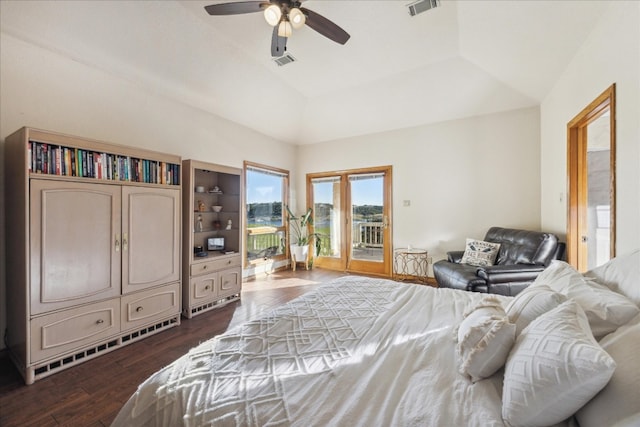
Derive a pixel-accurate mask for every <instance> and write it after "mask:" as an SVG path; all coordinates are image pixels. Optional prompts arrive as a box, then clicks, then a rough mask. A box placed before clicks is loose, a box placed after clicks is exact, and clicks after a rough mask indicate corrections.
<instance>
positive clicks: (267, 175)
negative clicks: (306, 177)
mask: <svg viewBox="0 0 640 427" xmlns="http://www.w3.org/2000/svg"><path fill="white" fill-rule="evenodd" d="M244 174H245V181H244V182H245V197H246V200H245V202H246V209H247V215H246V218H247V221H246V227H247V230H246V239H247V240H246V244H245V248H246V260H247V264H257V263H261V262H264V261H266V260H270V259H285V256H286V255H285V245H284V242H285V237H286V234H285V233H286V221H285V216H284V212H285V211H286V209H285V205H286V204H287V203H288V200H287V195H288V194H289V171H286V170H282V169H277V168H273V167H270V166H264V165H259V164H255V163H251V162H244Z"/></svg>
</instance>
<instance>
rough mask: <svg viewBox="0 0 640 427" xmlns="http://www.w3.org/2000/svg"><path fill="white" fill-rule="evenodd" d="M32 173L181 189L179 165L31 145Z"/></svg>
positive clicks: (68, 148)
mask: <svg viewBox="0 0 640 427" xmlns="http://www.w3.org/2000/svg"><path fill="white" fill-rule="evenodd" d="M28 149H29V154H28V155H29V160H28V163H29V165H28V166H29V172H33V173H42V174H49V175H60V176H77V177H84V178H96V179H105V180H112V181H130V182H146V183H151V184H165V185H166V184H169V185H180V165H178V164H175V163H166V162H160V161H155V160H147V159H138V158H135V157H129V156H119V155H116V154H109V153H99V152H95V151H90V150H83V149H81V148H70V147H63V146H59V145H52V144H47V143H42V142H36V141H29V147H28Z"/></svg>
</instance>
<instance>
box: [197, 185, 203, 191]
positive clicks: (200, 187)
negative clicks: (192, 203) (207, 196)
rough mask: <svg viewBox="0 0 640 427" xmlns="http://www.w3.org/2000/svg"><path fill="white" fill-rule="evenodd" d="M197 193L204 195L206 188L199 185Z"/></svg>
mask: <svg viewBox="0 0 640 427" xmlns="http://www.w3.org/2000/svg"><path fill="white" fill-rule="evenodd" d="M196 193H204V187H203V186H202V185H198V186H197V187H196Z"/></svg>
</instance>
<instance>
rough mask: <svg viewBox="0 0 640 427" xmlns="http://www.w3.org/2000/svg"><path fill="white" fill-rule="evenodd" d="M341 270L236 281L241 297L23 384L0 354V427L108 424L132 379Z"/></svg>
mask: <svg viewBox="0 0 640 427" xmlns="http://www.w3.org/2000/svg"><path fill="white" fill-rule="evenodd" d="M343 275H345V274H344V273H340V272H333V271H328V270H322V269H318V268H316V269H313V270H309V271H305V270H298V271H296V272H292V271H290V270H287V271H282V272H276V273H273V274H271V275H269V276H266V277H260V278H258V279H252V280H249V281H247V282H245V283H244V284H243V291H242V298H241V300H240V301H236V302H233V303H231V304H228V305H227V306H225V307H221V308H219V309H217V310H212V311H209V312H207V313H203V314H201V315H199V316H196V317H194V318H193V319H184V318H183V319H182V323H181V324H180V326H177V327H175V328H171V329H169V330H166V331H164V332H161V333H158V334H156V335H153V336H151V337H149V338H146V339H144V340H141V341H139V342H136V343H134V344H131V345H128V346H125V347H123V348H121V349H118V350H116V351H113V352H111V353H107V354H105V355H102V356H100V357H97V358H96V359H93V360H91V361H88V362H86V363H83V364H81V365H78V366H75V367H72V368H70V369H67V370H65V371H62V372H59V373H56V374H54V375H52V376H50V377H47V378H44V379H42V380H39V381H36V383H35V384H33V385H30V386H27V385H25V384H24V382H23V380H22V377H21V376H20V374H19V373H18V371H17V370H16V368H15V367H14V366H13V364H12V362H11V361H10V360H9V357H8V355H7V352H6V351H2V352H0V426H3V427H9V426H21V427H22V426H38V427H46V426H63V425H64V426H109V425H110V424H111V421H112V420H113V419H114V418H115V416H116V414H117V413H118V411H119V410H120V408H121V407H122V405H123V404H124V403H125V402H126V400H127V399H128V398H129V396H131V394H132V393H133V392H134V391H135V390H136V388H137V386H138V384H139V383H141V382H142V381H143V380H145V379H146V378H147V377H148V376H149V375H151V374H152V373H153V372H155V371H157V370H159V369H160V368H162V367H164V366H166V365H167V364H169V363H170V362H171V361H173V360H174V359H176V358H178V357H179V356H181V355H182V354H184V353H186V352H187V351H188V350H189V349H190V348H192V347H194V346H196V345H197V344H199V343H200V342H202V341H205V340H207V339H209V338H211V337H213V336H215V335H218V334H220V333H223V332H224V331H226V330H227V329H228V328H230V327H233V326H235V325H238V324H240V323H242V322H245V321H247V320H249V319H253V318H256V317H258V316H260V314H261V313H263V312H265V311H268V310H270V309H272V308H274V307H276V306H278V305H281V304H283V303H285V302H287V301H289V300H291V299H293V298H295V297H297V296H299V295H302V294H304V293H306V292H308V291H310V290H313V289H315V288H316V287H317V286H318V284H320V283H323V282H327V281H329V280H331V279H333V278H336V277H339V276H343Z"/></svg>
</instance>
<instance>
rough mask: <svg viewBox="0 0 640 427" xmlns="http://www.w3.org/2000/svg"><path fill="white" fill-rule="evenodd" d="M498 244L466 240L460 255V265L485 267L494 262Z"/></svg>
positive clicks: (498, 248) (498, 247)
mask: <svg viewBox="0 0 640 427" xmlns="http://www.w3.org/2000/svg"><path fill="white" fill-rule="evenodd" d="M499 250H500V243H491V242H485V241H482V240H475V239H467V244H466V246H465V249H464V255H462V260H461V261H460V262H461V263H462V264H469V265H475V266H477V267H485V266H487V265H493V264H494V263H495V262H496V257H497V256H498V251H499Z"/></svg>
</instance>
